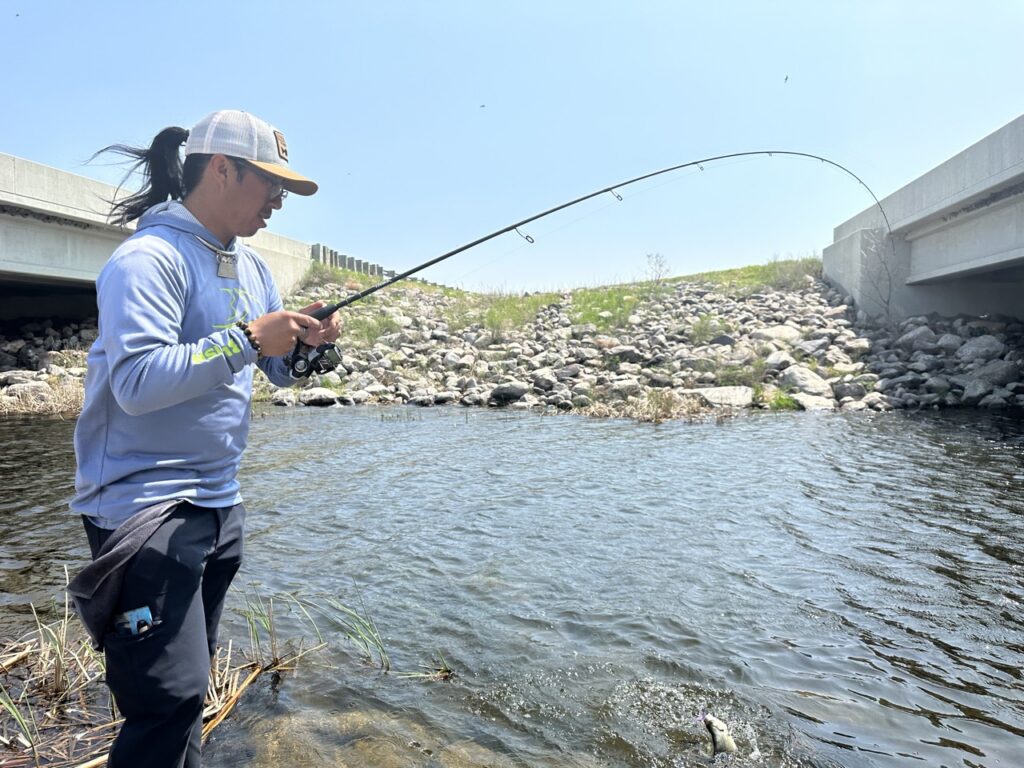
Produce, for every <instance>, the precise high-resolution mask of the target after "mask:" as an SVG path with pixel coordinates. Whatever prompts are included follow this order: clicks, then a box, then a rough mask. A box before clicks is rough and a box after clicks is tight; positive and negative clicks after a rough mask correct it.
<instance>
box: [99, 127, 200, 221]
mask: <svg viewBox="0 0 1024 768" xmlns="http://www.w3.org/2000/svg"><path fill="white" fill-rule="evenodd" d="M187 138H188V131H187V130H186V129H184V128H177V127H171V128H164V129H163V130H162V131H160V133H158V134H157V135H156V138H154V139H153V143H152V144H150V145H149V147H148V148H143V147H131V146H128V145H127V144H113V145H111V146H109V147H106V148H104V149H101V150H100V151H99V152H97V153H96V154H95V155H93V157H94V158H95V157H96V156H97V155H101V154H103V153H104V152H114V153H115V154H118V155H123V156H124V157H127V158H130V159H132V160H134V161H135V162H134V163H132V166H131V168H130V169H129V170H128V173H127V174H126V175H125V177H124V178H123V179H122V180H121V184H120V185H118V188H117V190H118V192H119V191H120V190H121V187H122V186H123V185H124V184H125V182H127V181H128V179H129V178H130V177H131V175H132V174H133V173H136V172H141V173H142V176H143V179H144V181H145V183H144V184H143V186H142V189H140V190H139V191H138V192H136V193H135V194H134V195H131V196H130V197H126V198H124V199H122V200H117V199H116V198H117V193H116V192H115V194H114V197H115V199H114V200H111V201H110V203H111V208H110V220H111V221H112V222H113V223H115V224H120V225H122V226H123V225H125V224H128V223H129V222H131V221H135V219H137V218H139V217H140V216H141V215H142V214H143V213H145V212H146V209H148V208H150V207H152V206H154V205H156V204H157V203H162V202H164V201H165V200H168V199H170V200H181V199H182V198H184V197H185V195H186V194H188V192H189V190H190V189H191V187H192V186H194V184H195V183H196V182H197V181H198V177H199V176H200V175H201V174H202V168H197V167H196V166H197V163H196V162H186V166H187V167H184V168H183V166H182V164H181V155H180V147H181V145H182V144H184V143H185V140H186V139H187ZM194 159H198V156H195V157H193V156H190V157H189V160H190V161H192V160H194ZM206 159H207V160H208V158H206ZM203 165H205V163H203ZM186 171H187V172H186ZM186 180H188V181H190V182H191V183H190V184H186V183H185V182H186Z"/></svg>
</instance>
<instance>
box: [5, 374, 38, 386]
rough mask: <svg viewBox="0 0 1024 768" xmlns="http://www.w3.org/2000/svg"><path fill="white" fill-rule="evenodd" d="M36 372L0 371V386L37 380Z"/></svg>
mask: <svg viewBox="0 0 1024 768" xmlns="http://www.w3.org/2000/svg"><path fill="white" fill-rule="evenodd" d="M35 380H36V374H35V373H34V372H33V371H7V372H6V373H0V387H9V386H11V385H12V384H25V383H26V382H29V381H35Z"/></svg>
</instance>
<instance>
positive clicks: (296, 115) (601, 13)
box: [0, 0, 1024, 291]
mask: <svg viewBox="0 0 1024 768" xmlns="http://www.w3.org/2000/svg"><path fill="white" fill-rule="evenodd" d="M1022 39H1024V2H1021V1H1020V0H1002V1H998V0H975V1H974V2H970V3H968V2H963V1H960V2H946V1H944V0H877V1H876V0H863V1H856V0H849V1H847V2H838V1H832V0H813V1H808V2H785V1H781V2H772V3H766V2H754V1H753V0H751V1H750V2H729V1H727V0H724V1H723V0H718V1H717V2H714V3H711V2H699V3H697V2H694V3H690V2H682V1H681V0H680V1H677V2H667V1H666V2H642V1H637V2H622V1H621V0H618V1H617V2H605V1H604V0H587V1H586V2H576V1H573V2H559V0H543V1H535V0H517V1H516V2H505V3H502V2H483V1H482V0H477V1H475V2H472V1H470V0H466V1H465V2H452V1H449V0H435V1H434V2H425V1H424V2H412V1H411V0H409V1H408V2H402V3H389V2H377V3H369V2H361V3H352V2H326V1H324V2H302V1H301V0H293V2H287V3H282V2H274V3H271V2H263V0H249V1H247V2H244V3H227V2H216V0H205V2H194V1H193V0H187V1H183V2H174V1H173V0H166V1H165V2H160V3H150V2H138V0H136V1H135V2H130V3H129V2H92V3H83V2H78V1H75V2H72V1H70V0H64V1H57V0H50V1H47V0H0V51H2V56H3V59H4V62H5V73H6V76H5V78H4V87H3V95H2V102H0V103H2V106H0V152H4V153H7V154H13V155H17V156H19V157H23V158H26V159H29V160H33V161H36V162H39V163H43V164H46V165H50V166H53V167H56V168H60V169H63V170H67V171H72V172H75V173H80V174H83V175H85V176H90V177H93V178H97V179H101V180H104V181H108V182H116V181H117V180H118V178H119V176H118V171H117V170H116V169H112V168H108V167H104V166H102V165H97V164H92V165H85V164H84V162H85V161H86V160H87V159H88V158H89V156H90V155H91V154H92V153H93V152H94V151H95V150H97V149H99V148H100V147H103V146H105V145H107V144H111V143H114V142H129V143H134V144H143V143H145V144H148V142H149V141H150V139H151V138H152V137H153V135H155V133H156V132H157V131H158V130H159V129H161V128H163V127H165V126H168V125H182V126H185V127H189V126H191V125H192V124H193V123H195V122H196V121H197V120H198V119H199V118H201V117H202V116H203V115H205V114H207V113H208V112H211V111H213V110H215V109H220V108H238V109H245V110H247V111H250V112H253V113H255V114H257V115H259V116H261V117H263V118H264V119H266V120H267V121H269V122H271V123H273V124H275V125H276V126H278V127H279V128H280V129H281V130H282V131H283V132H284V133H285V135H286V136H287V138H288V144H289V149H290V154H291V160H292V164H293V166H294V167H295V168H296V169H297V170H299V171H300V172H303V173H306V174H307V175H309V176H311V177H312V178H314V179H316V180H317V181H318V182H319V183H320V186H321V191H320V193H319V194H318V195H316V196H315V197H313V198H309V199H301V198H292V199H290V200H289V201H288V202H287V203H286V205H285V208H284V209H283V210H282V211H279V212H278V213H277V214H276V215H275V217H274V219H273V220H272V221H271V226H270V228H271V230H272V231H275V232H278V233H280V234H282V235H286V236H288V237H293V238H297V239H300V240H304V241H308V242H323V243H325V244H328V245H330V246H331V247H333V248H336V249H338V250H339V251H342V252H345V253H349V254H351V255H353V256H356V257H360V258H364V259H368V260H371V261H376V262H378V263H381V264H383V265H384V266H386V267H390V268H395V269H399V270H404V269H407V268H409V267H412V266H414V265H416V264H418V263H420V262H423V261H426V260H428V259H430V258H432V257H434V256H436V255H438V254H440V253H443V252H445V251H447V250H449V249H451V248H454V247H456V246H458V245H461V244H463V243H465V242H468V241H470V240H473V239H476V238H477V237H479V236H481V235H484V234H486V233H488V232H490V231H492V230H495V229H499V228H501V227H503V226H506V225H508V224H511V223H513V222H515V221H518V220H520V219H523V218H525V217H527V216H529V215H532V214H534V213H537V212H539V211H541V210H544V209H546V208H549V207H551V206H554V205H557V204H559V203H561V202H564V201H567V200H569V199H572V198H575V197H578V196H580V195H583V194H586V193H588V192H591V191H593V190H596V189H600V188H602V187H605V186H608V185H611V184H613V183H616V182H618V181H621V180H624V179H627V178H630V177H633V176H637V175H640V174H642V173H646V172H649V171H653V170H656V169H658V168H661V167H664V166H669V165H674V164H678V163H683V162H687V161H689V160H694V159H697V158H701V157H705V156H709V155H715V154H722V153H728V152H739V151H747V150H756V149H786V150H795V151H801V152H810V153H814V154H821V155H824V156H826V157H828V158H830V159H832V160H835V161H836V162H839V163H841V164H843V165H846V166H847V167H849V168H850V169H851V170H852V171H854V172H855V173H856V174H858V175H859V176H860V177H861V178H862V179H864V181H865V182H867V184H869V185H870V186H871V187H872V188H873V189H874V191H875V193H876V194H878V196H879V197H884V196H885V195H887V194H889V193H891V192H893V191H894V190H896V189H898V188H899V187H900V186H902V185H903V184H905V183H907V182H909V181H910V180H912V179H914V178H915V177H917V176H919V175H920V174H922V173H924V172H925V171H927V170H929V169H931V168H932V167H934V166H935V165H937V164H939V163H940V162H942V161H944V160H946V159H947V158H949V157H951V156H952V155H954V154H956V153H957V152H959V151H960V150H962V149H964V148H966V147H967V146H969V145H970V144H972V143H974V142H975V141H977V140H979V139H981V138H983V137H984V136H986V135H987V134H989V133H991V132H992V131H994V130H996V129H998V128H999V127H1001V126H1003V125H1005V124H1006V123H1007V122H1009V121H1010V120H1012V119H1014V118H1015V117H1017V116H1018V115H1019V114H1021V113H1022V112H1024V100H1022V99H1021V98H1020V96H1021V94H1022V93H1024V45H1022V43H1021V40H1022ZM787 78H788V79H787ZM622 195H623V197H624V200H623V201H622V202H617V201H616V200H614V198H612V197H611V196H604V197H602V198H600V199H599V200H596V201H593V202H592V203H588V204H584V205H581V206H577V207H576V208H573V209H570V210H569V211H567V212H565V213H562V214H558V215H556V216H554V217H549V218H547V219H544V220H542V221H540V222H537V223H536V224H533V225H531V226H530V227H528V229H527V232H528V233H529V234H530V235H532V236H533V237H534V238H535V239H536V243H535V244H534V245H528V244H527V243H526V242H525V241H524V240H522V239H521V238H519V237H518V236H517V235H516V234H514V233H512V234H508V235H504V236H503V237H501V238H499V239H498V240H497V241H494V242H493V243H491V244H489V245H487V246H484V247H481V248H478V249H474V250H471V251H468V252H466V253H464V254H461V255H459V256H456V257H454V258H452V259H450V260H448V261H447V262H444V263H442V264H440V265H437V266H435V267H432V268H431V269H430V270H428V271H427V272H425V273H424V274H423V276H424V277H425V278H427V279H432V280H436V281H439V282H444V283H447V284H450V285H459V286H462V287H466V288H470V289H491V290H506V291H513V290H524V289H526V290H538V289H551V288H560V287H574V286H579V285H598V284H604V283H610V282H616V281H625V280H632V279H638V278H643V277H645V276H646V274H647V272H648V260H647V254H649V253H660V254H662V256H663V257H664V260H665V261H666V262H667V264H668V266H669V271H670V273H671V274H688V273H692V272H696V271H702V270H708V269H718V268H726V267H733V266H742V265H745V264H755V263H764V262H766V261H768V260H769V259H771V258H773V257H782V258H785V257H789V256H803V255H809V254H811V253H812V252H815V251H817V252H820V250H821V249H822V248H823V247H824V246H825V245H827V244H828V243H830V242H831V239H832V228H833V227H834V226H835V225H837V224H839V223H840V222H842V221H843V220H845V219H847V218H849V217H850V216H852V215H854V214H856V213H857V212H859V211H861V210H863V209H864V208H867V207H868V206H869V205H870V204H871V199H870V197H869V196H868V194H867V192H865V191H864V189H863V188H861V187H860V186H859V185H857V183H856V182H854V181H853V180H852V179H850V178H849V177H847V176H845V175H844V174H842V173H841V172H839V171H837V170H835V169H833V168H831V167H828V166H824V165H822V164H820V163H817V162H814V161H807V160H798V159H785V158H778V157H776V158H759V159H754V160H746V161H742V162H730V163H719V164H716V165H711V166H708V167H707V169H706V170H705V171H704V172H694V173H690V172H686V171H684V172H682V173H678V174H673V175H670V176H664V177H660V178H659V179H658V180H656V181H654V182H651V183H648V184H644V185H639V186H634V187H631V188H629V189H625V190H622Z"/></svg>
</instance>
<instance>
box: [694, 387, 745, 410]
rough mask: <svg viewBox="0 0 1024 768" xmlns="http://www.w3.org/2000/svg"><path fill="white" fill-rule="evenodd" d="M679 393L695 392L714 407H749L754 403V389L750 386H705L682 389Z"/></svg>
mask: <svg viewBox="0 0 1024 768" xmlns="http://www.w3.org/2000/svg"><path fill="white" fill-rule="evenodd" d="M680 394H696V395H699V396H700V398H701V399H702V400H703V401H704V402H705V403H707V404H708V405H710V406H713V407H716V408H749V407H751V406H752V405H753V404H754V390H753V389H751V388H750V387H706V388H704V389H683V390H680Z"/></svg>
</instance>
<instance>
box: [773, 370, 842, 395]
mask: <svg viewBox="0 0 1024 768" xmlns="http://www.w3.org/2000/svg"><path fill="white" fill-rule="evenodd" d="M779 383H780V384H781V385H782V386H784V387H793V388H795V389H797V390H798V391H799V392H802V393H804V394H807V395H814V396H816V397H825V398H829V399H831V398H832V387H831V386H830V385H829V383H828V382H827V381H825V380H824V379H823V378H821V376H819V375H818V374H816V373H815V372H814V371H812V370H811V369H810V368H807V367H805V366H803V365H791V366H789V368H787V369H786V370H785V371H783V372H782V375H781V376H780V377H779Z"/></svg>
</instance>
